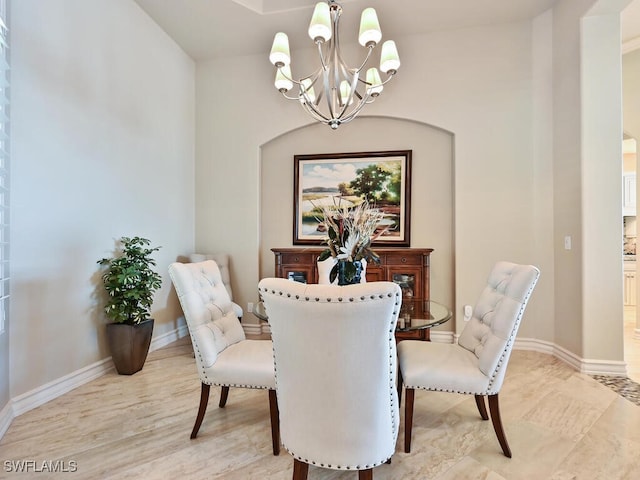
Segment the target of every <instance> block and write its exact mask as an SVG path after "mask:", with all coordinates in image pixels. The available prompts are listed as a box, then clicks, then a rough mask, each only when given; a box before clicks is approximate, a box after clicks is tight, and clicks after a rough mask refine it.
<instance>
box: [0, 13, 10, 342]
mask: <svg viewBox="0 0 640 480" xmlns="http://www.w3.org/2000/svg"><path fill="white" fill-rule="evenodd" d="M7 4H8V0H0V335H2V334H4V332H5V324H6V321H7V316H8V315H9V154H10V148H9V136H10V135H9V134H10V128H9V119H10V109H9V98H10V88H9V87H10V83H9V80H10V75H9V73H10V72H9V61H10V54H9V29H8V28H7V24H8V15H7Z"/></svg>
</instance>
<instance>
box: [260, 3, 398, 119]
mask: <svg viewBox="0 0 640 480" xmlns="http://www.w3.org/2000/svg"><path fill="white" fill-rule="evenodd" d="M341 14H342V7H341V6H340V4H338V3H337V2H336V1H334V0H329V1H328V2H319V3H317V4H316V7H315V9H314V11H313V16H312V17H311V23H310V24H309V37H310V38H311V40H313V42H314V43H315V44H316V46H317V49H318V55H319V57H320V66H319V68H318V69H317V70H316V71H315V72H313V73H311V74H310V75H307V76H306V77H298V78H299V80H296V79H294V77H293V76H292V73H291V55H290V53H289V38H288V37H287V34H286V33H283V32H278V33H276V35H275V38H274V40H273V46H272V48H271V54H270V55H269V60H270V61H271V63H272V64H273V65H274V66H275V67H276V79H275V86H276V88H277V89H278V90H279V91H280V93H282V95H283V96H284V97H285V98H287V99H289V100H298V101H299V102H300V104H301V105H302V107H303V108H304V109H305V110H306V111H307V112H308V113H309V114H310V115H311V116H312V117H313V118H315V119H316V120H318V121H319V122H322V123H324V124H327V125H329V126H330V127H331V128H332V129H334V130H335V129H337V128H338V127H339V126H340V125H341V124H342V123H347V122H349V121H351V120H353V119H354V118H355V116H356V115H357V114H358V113H359V112H360V110H362V108H363V107H364V106H365V105H366V104H367V103H371V102H373V101H374V100H375V99H376V97H378V95H380V93H382V90H383V89H384V85H385V84H386V83H387V82H389V81H390V80H391V78H392V77H393V76H394V75H395V74H396V72H397V71H398V68H400V58H399V57H398V50H397V48H396V44H395V42H394V41H393V40H387V41H386V42H384V43H383V44H382V48H381V51H380V64H379V65H380V70H378V69H377V68H376V67H371V68H368V69H366V70H365V68H366V66H367V64H368V61H369V58H370V57H371V54H372V52H373V50H374V48H375V47H376V46H377V45H378V43H379V42H380V40H382V31H381V30H380V23H379V22H378V15H377V14H376V11H375V10H374V9H373V8H365V9H364V10H363V11H362V16H361V18H360V33H359V35H358V42H359V43H360V45H362V46H363V47H365V48H366V55H365V58H364V60H363V61H362V63H360V65H359V66H357V67H349V66H348V65H347V64H346V63H345V61H344V59H343V58H342V54H341V52H340V40H339V36H338V29H339V23H340V15H341ZM363 72H364V74H363ZM380 72H382V73H384V74H385V75H386V77H385V79H384V81H383V80H382V78H381V77H380ZM294 87H295V88H296V90H295V92H296V93H293V92H292V90H293V89H294Z"/></svg>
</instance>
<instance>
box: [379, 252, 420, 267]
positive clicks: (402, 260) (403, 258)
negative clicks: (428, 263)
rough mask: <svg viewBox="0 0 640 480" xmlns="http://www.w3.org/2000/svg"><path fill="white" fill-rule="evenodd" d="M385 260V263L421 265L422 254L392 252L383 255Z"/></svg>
mask: <svg viewBox="0 0 640 480" xmlns="http://www.w3.org/2000/svg"><path fill="white" fill-rule="evenodd" d="M385 261H386V264H387V265H422V256H421V255H405V254H401V253H392V254H386V255H385Z"/></svg>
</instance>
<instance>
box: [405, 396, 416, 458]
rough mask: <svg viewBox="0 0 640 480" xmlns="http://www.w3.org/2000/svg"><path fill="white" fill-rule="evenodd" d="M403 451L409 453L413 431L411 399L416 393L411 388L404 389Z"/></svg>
mask: <svg viewBox="0 0 640 480" xmlns="http://www.w3.org/2000/svg"><path fill="white" fill-rule="evenodd" d="M404 391H405V393H406V395H405V397H406V398H405V400H404V451H405V453H410V452H411V430H412V429H413V398H414V396H415V393H416V391H415V390H414V389H413V388H405V389H404Z"/></svg>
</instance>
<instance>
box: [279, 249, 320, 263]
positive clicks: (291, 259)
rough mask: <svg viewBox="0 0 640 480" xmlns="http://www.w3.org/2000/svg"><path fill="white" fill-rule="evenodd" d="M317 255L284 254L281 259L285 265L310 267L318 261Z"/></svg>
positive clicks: (306, 253) (305, 253)
mask: <svg viewBox="0 0 640 480" xmlns="http://www.w3.org/2000/svg"><path fill="white" fill-rule="evenodd" d="M316 258H317V254H314V253H310V252H299V253H283V254H282V255H281V258H280V262H281V263H282V264H283V265H295V264H304V265H309V264H313V263H314V262H315V261H316Z"/></svg>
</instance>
